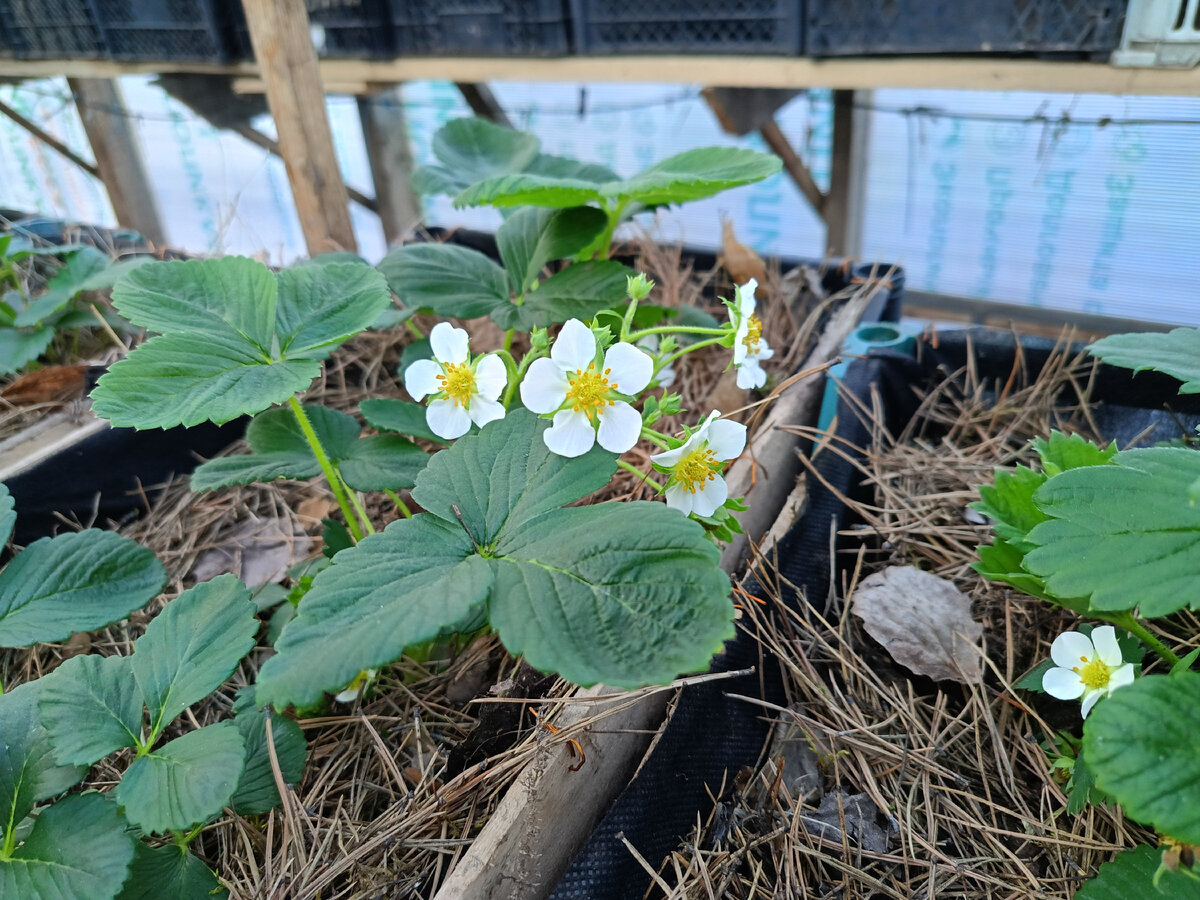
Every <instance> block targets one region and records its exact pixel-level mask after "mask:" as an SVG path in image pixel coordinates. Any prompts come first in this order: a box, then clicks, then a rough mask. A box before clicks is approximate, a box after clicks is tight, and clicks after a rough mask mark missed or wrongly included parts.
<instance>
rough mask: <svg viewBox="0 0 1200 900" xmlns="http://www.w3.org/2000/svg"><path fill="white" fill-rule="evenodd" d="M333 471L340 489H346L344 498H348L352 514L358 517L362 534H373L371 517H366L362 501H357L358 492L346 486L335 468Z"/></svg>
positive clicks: (373, 528)
mask: <svg viewBox="0 0 1200 900" xmlns="http://www.w3.org/2000/svg"><path fill="white" fill-rule="evenodd" d="M334 471H337V476H338V480H339V481H341V483H342V487H343V488H345V489H346V496H347V497H349V498H350V505H351V506H353V507H354V514H355V515H356V516H358V521H359V523H360V524H361V525H362V528H363V533H364V534H374V533H375V526H374V525H372V524H371V517H370V516H368V515H367V510H366V508H365V507H364V506H363V504H362V501H361V500H359V499H358V491H356V490H354V489H353V488H352V487H350V485H348V484H346V481H345V479H343V478H342V473H341V472H340V471H338V470H337V468H336V466H335V467H334Z"/></svg>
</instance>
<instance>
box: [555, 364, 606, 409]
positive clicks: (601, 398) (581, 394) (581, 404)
mask: <svg viewBox="0 0 1200 900" xmlns="http://www.w3.org/2000/svg"><path fill="white" fill-rule="evenodd" d="M611 374H612V369H605V370H604V371H603V372H599V371H597V370H596V364H595V363H589V364H588V367H587V369H576V370H575V374H574V375H569V374H568V375H567V381H568V383H569V384H570V387H569V388H567V403H569V404H570V406H571V409H573V410H575V412H581V413H583V414H584V415H586V416H587V417H588V418H589V419H594V418H595V417H596V415H597V414H598V413H599V412H600V410H602V409H604V407H606V406H612V405H613V404H614V403H615V402H616V401H615V400H610V399H608V395H609V394H610V393H612V392H613V391H615V390H616V389H617V383H616V382H615V381H609V380H608V376H609V375H611Z"/></svg>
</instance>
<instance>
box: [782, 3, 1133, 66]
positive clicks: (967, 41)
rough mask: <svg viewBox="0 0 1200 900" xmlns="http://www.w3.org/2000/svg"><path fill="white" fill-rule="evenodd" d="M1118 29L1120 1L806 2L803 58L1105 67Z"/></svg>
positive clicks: (1117, 41) (1121, 20)
mask: <svg viewBox="0 0 1200 900" xmlns="http://www.w3.org/2000/svg"><path fill="white" fill-rule="evenodd" d="M1124 21H1125V2H1124V0H976V2H973V3H963V2H961V0H954V2H947V0H941V2H931V0H808V12H807V22H806V25H805V53H806V54H807V55H809V56H815V57H823V56H870V55H887V54H923V53H956V54H961V53H1000V54H1033V55H1047V56H1056V57H1063V56H1067V57H1071V56H1074V57H1085V58H1091V57H1102V58H1105V59H1107V58H1108V55H1109V54H1110V53H1111V52H1112V51H1113V50H1115V49H1116V48H1117V46H1118V44H1120V41H1121V29H1122V27H1123V26H1124Z"/></svg>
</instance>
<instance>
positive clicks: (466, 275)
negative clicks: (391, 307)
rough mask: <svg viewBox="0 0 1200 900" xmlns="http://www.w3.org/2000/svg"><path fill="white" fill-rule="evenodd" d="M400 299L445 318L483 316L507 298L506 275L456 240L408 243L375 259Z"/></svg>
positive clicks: (409, 306) (411, 307)
mask: <svg viewBox="0 0 1200 900" xmlns="http://www.w3.org/2000/svg"><path fill="white" fill-rule="evenodd" d="M379 271H380V272H382V273H383V274H384V276H386V278H387V281H388V284H389V285H391V288H392V290H393V291H395V292H396V296H397V297H399V298H400V302H401V303H403V304H404V305H405V306H406V307H408V308H410V309H428V310H430V311H431V312H434V313H437V314H438V315H439V316H444V317H445V318H455V319H473V318H475V317H476V316H486V315H489V314H490V313H491V311H492V310H493V309H495V308H496V307H498V306H500V305H501V304H507V303H508V302H509V285H508V275H507V274H506V273H505V271H504V269H502V268H500V266H498V265H496V264H495V263H494V262H492V261H491V260H490V259H488V258H487V257H486V256H484V255H483V254H482V253H480V252H479V251H478V250H472V249H470V248H469V247H460V246H458V245H457V244H409V245H407V246H405V247H397V248H396V249H395V250H393V251H391V252H390V253H389V254H388V255H387V256H385V257H384V258H383V259H382V260H380V262H379Z"/></svg>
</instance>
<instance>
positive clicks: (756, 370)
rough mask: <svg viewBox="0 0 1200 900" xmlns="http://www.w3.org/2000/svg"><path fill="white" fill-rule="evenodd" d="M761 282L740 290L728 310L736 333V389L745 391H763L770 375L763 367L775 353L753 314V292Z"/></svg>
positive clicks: (734, 343)
mask: <svg viewBox="0 0 1200 900" xmlns="http://www.w3.org/2000/svg"><path fill="white" fill-rule="evenodd" d="M757 288H758V282H757V281H755V280H754V279H753V278H751V279H750V280H749V281H747V282H746V283H745V284H743V285H742V286H741V287H739V288H738V289H737V299H736V300H735V301H734V303H733V306H732V307H731V308H730V310H729V317H730V319H731V320H732V322H733V325H734V328H736V329H737V330H736V332H735V333H734V338H733V367H734V368H735V369H737V386H738V387H740V388H741V389H742V390H749V389H750V388H760V387H762V386H763V385H764V384H766V383H767V373H766V372H764V371H763V367H762V366H761V365H760V363H761V362H762V361H763V360H764V359H770V358H771V357H772V356H774V355H775V351H774V350H772V349H771V348H770V347H768V346H767V342H766V341H764V340H763V337H762V319H760V318H759V317H758V316H757V315H756V314H755V312H754V309H755V307H756V305H757V304H756V303H755V300H754V291H755V290H756V289H757Z"/></svg>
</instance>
